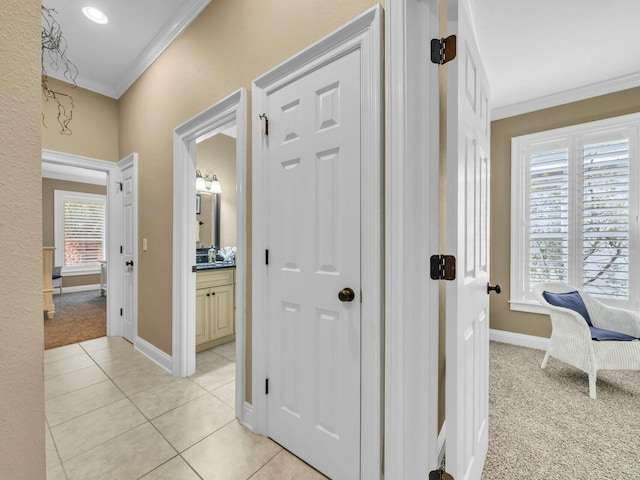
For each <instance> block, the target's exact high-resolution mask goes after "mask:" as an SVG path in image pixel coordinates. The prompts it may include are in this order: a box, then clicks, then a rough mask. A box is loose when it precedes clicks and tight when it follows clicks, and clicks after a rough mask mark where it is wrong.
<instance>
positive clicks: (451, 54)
mask: <svg viewBox="0 0 640 480" xmlns="http://www.w3.org/2000/svg"><path fill="white" fill-rule="evenodd" d="M454 58H456V36H455V35H449V36H448V37H447V38H433V39H431V61H432V62H433V63H437V64H438V65H444V64H445V63H447V62H450V61H451V60H453V59H454Z"/></svg>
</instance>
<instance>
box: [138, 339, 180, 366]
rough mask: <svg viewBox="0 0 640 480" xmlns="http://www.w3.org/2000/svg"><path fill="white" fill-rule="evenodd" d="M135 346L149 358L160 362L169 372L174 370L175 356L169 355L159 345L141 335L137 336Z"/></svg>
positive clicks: (157, 362)
mask: <svg viewBox="0 0 640 480" xmlns="http://www.w3.org/2000/svg"><path fill="white" fill-rule="evenodd" d="M133 346H134V347H135V349H136V350H138V351H139V352H140V353H142V354H143V355H144V356H146V357H147V358H148V359H149V360H151V361H152V362H154V363H156V364H158V365H159V366H160V367H162V368H163V369H164V370H166V371H167V372H168V373H169V374H171V372H172V371H173V358H172V357H171V355H168V354H167V353H165V352H163V351H162V350H160V349H159V348H158V347H155V346H154V345H151V344H150V343H149V342H147V341H146V340H143V339H142V338H140V337H136V338H135V340H134V342H133Z"/></svg>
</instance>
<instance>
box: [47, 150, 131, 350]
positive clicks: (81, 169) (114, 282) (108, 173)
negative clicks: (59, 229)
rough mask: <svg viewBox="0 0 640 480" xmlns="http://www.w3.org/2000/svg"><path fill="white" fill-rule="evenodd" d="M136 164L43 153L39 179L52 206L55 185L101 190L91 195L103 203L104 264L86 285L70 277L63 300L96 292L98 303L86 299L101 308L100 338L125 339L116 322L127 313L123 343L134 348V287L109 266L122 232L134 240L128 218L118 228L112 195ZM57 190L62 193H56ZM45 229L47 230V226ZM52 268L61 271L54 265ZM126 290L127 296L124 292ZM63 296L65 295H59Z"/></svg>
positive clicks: (119, 207) (117, 207) (115, 197)
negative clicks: (103, 199) (102, 331)
mask: <svg viewBox="0 0 640 480" xmlns="http://www.w3.org/2000/svg"><path fill="white" fill-rule="evenodd" d="M136 164H137V154H132V155H129V156H128V157H127V158H126V159H124V160H122V161H121V162H118V163H114V162H107V161H103V160H96V159H92V158H88V157H81V156H77V155H71V154H65V153H60V152H54V151H50V150H43V151H42V171H43V175H42V176H43V181H44V182H46V188H49V190H51V197H52V202H53V196H54V195H53V190H54V189H56V188H57V187H56V185H57V186H58V187H60V186H61V185H62V186H66V187H65V188H67V189H68V190H69V189H73V190H74V191H76V192H78V191H86V190H90V189H91V188H92V187H97V188H98V189H100V192H94V194H95V193H98V194H101V195H104V196H105V197H106V202H105V207H106V208H105V218H104V229H105V233H104V245H103V247H102V248H103V257H104V258H103V260H104V263H103V264H101V265H97V266H96V268H95V274H94V275H92V276H91V279H90V280H89V282H88V283H87V282H86V281H85V282H82V281H77V280H76V281H75V282H73V280H72V279H71V277H69V279H68V284H67V287H66V289H65V284H64V283H63V284H62V295H63V296H64V295H67V294H68V295H73V294H74V292H76V291H79V292H83V291H85V290H90V291H91V292H92V293H94V292H93V291H94V290H95V296H96V297H97V298H98V300H96V299H90V301H93V302H92V303H100V302H102V303H103V305H104V309H106V313H105V317H106V329H105V330H106V331H105V333H106V335H107V336H125V335H124V333H123V318H124V316H123V317H121V316H120V315H119V312H120V309H123V310H126V311H127V312H126V313H127V315H126V317H127V319H128V320H129V322H130V324H131V325H132V327H131V329H130V330H131V333H130V334H129V335H128V336H127V339H128V340H129V341H130V342H131V343H133V342H134V339H135V337H136V327H135V323H136V322H135V301H136V298H137V294H136V288H137V285H136V282H135V281H130V282H124V280H123V272H122V271H121V269H120V268H119V262H116V261H112V262H110V261H109V260H110V259H117V258H118V257H119V255H120V248H121V245H123V235H124V232H128V235H129V236H131V238H132V242H129V243H134V242H133V239H135V237H136V236H137V227H136V218H137V216H136V215H131V216H128V218H129V219H130V222H129V223H130V224H127V225H125V224H124V223H123V214H122V209H123V202H122V201H121V198H120V196H118V195H117V194H116V188H118V189H119V185H120V183H121V181H122V180H123V169H127V168H129V169H131V170H135V169H136V168H137V167H136ZM132 178H133V177H132ZM49 180H51V182H49ZM130 183H131V184H132V186H131V191H132V192H134V186H133V183H135V182H130ZM59 190H61V188H60V189H59ZM134 197H135V195H134ZM43 201H46V200H43ZM130 208H131V209H133V211H134V212H135V211H136V209H137V207H136V205H135V198H134V200H133V201H132V204H131V205H130ZM53 209H54V206H53V205H51V206H50V208H48V210H47V212H49V213H47V214H46V215H43V217H46V216H49V217H51V216H52V215H53ZM43 213H44V212H43ZM48 220H49V221H46V220H45V221H44V222H43V225H44V227H43V228H50V229H51V230H52V232H51V233H50V234H47V235H44V232H43V240H44V242H45V243H52V245H51V246H54V242H53V236H54V234H53V220H52V219H51V218H49V219H48ZM48 224H50V225H49V226H47V225H48ZM58 243H59V242H58ZM61 258H64V256H63V255H62V256H59V257H58V259H57V263H62V262H63V260H61ZM54 262H56V260H54ZM56 266H62V265H57V264H56ZM62 272H63V282H64V269H62ZM125 283H126V284H125ZM125 288H127V289H129V290H128V291H126V292H125V291H124V290H125ZM56 290H57V289H56ZM65 290H66V293H64V292H65ZM59 295H60V294H58V295H56V298H62V297H59ZM100 298H101V300H100ZM125 300H126V303H127V305H126V307H125V306H124V305H123V302H124V301H125ZM58 301H59V300H58ZM70 303H73V302H70ZM54 304H55V300H54ZM94 307H95V305H94ZM54 318H55V315H54ZM77 341H81V340H76V341H70V342H67V343H76V342H77ZM61 345H62V344H61Z"/></svg>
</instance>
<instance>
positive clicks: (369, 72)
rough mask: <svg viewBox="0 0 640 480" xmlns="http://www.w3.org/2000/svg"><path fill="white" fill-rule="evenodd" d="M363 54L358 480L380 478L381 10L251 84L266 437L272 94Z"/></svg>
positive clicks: (261, 416)
mask: <svg viewBox="0 0 640 480" xmlns="http://www.w3.org/2000/svg"><path fill="white" fill-rule="evenodd" d="M353 51H360V54H361V61H360V78H361V112H360V114H361V121H362V123H361V158H362V159H363V161H362V164H361V170H360V171H361V258H362V273H361V276H362V291H363V292H364V294H363V299H362V313H361V318H362V319H363V320H362V324H361V325H362V326H361V335H362V337H361V338H362V340H361V393H360V403H361V411H360V415H361V424H360V437H361V438H360V452H361V455H360V477H361V478H381V477H382V440H383V438H382V435H383V433H382V432H383V430H382V425H383V411H382V409H383V390H382V381H383V367H382V365H383V351H382V346H383V305H384V299H383V294H384V285H383V280H384V279H383V265H382V259H383V252H384V250H383V177H382V174H383V122H382V120H383V118H382V112H383V100H384V99H383V91H382V85H383V83H382V80H383V79H382V8H381V7H380V5H376V6H375V7H372V8H371V9H369V10H367V11H366V12H364V13H363V14H361V15H359V16H358V17H356V18H355V19H354V20H352V21H350V22H349V23H347V24H345V25H344V26H342V27H340V28H339V29H337V30H336V31H335V32H333V33H332V34H329V35H328V36H327V37H325V38H323V39H322V40H320V41H318V42H317V43H315V44H313V45H311V46H310V47H308V48H307V49H305V50H303V51H301V52H300V53H298V54H296V55H295V56H293V57H292V58H290V59H289V60H287V61H285V62H284V63H282V64H280V65H279V66H277V67H275V68H274V69H272V70H270V71H269V72H267V73H265V74H264V75H262V76H260V77H259V78H258V79H256V80H254V82H253V86H252V116H253V117H252V120H253V121H252V125H253V130H252V151H253V157H252V171H253V176H252V199H253V202H252V207H253V214H252V240H253V243H252V245H253V248H252V253H253V255H252V256H253V258H254V259H255V261H254V262H253V263H252V278H253V285H252V286H253V291H252V294H253V295H252V306H253V308H252V310H253V317H252V323H253V334H252V338H253V339H261V341H254V342H253V345H252V352H253V362H252V367H253V378H252V389H253V415H254V431H255V432H257V433H261V434H266V433H267V398H266V394H265V390H264V385H265V379H266V378H267V373H268V365H267V359H268V356H267V353H268V349H267V342H265V341H262V339H267V338H269V335H268V333H269V325H268V320H267V318H266V317H265V315H264V312H267V311H268V310H267V306H268V284H267V267H266V265H265V262H263V261H262V260H261V259H262V258H264V254H265V253H264V252H265V250H266V249H267V248H268V244H267V239H268V228H269V225H268V223H267V220H268V211H269V205H268V199H269V192H268V169H267V168H265V167H264V162H265V161H266V156H265V152H264V151H263V146H264V142H265V141H266V140H265V138H266V137H264V136H263V122H262V120H260V119H259V117H258V115H259V114H262V113H264V112H265V110H266V105H265V101H266V98H267V95H268V94H269V93H270V92H272V91H274V90H277V89H278V88H280V87H282V86H284V85H287V84H288V83H290V82H292V81H294V80H296V79H297V78H299V77H301V76H303V75H305V74H307V73H309V72H311V71H313V70H315V69H318V68H320V67H322V66H324V65H326V64H328V63H330V62H331V61H333V60H335V59H336V58H339V57H342V56H344V55H346V54H348V53H351V52H353Z"/></svg>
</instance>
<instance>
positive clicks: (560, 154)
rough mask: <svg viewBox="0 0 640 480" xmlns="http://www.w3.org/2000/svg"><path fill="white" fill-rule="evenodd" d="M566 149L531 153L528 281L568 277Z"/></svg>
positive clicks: (561, 281) (556, 280) (567, 156)
mask: <svg viewBox="0 0 640 480" xmlns="http://www.w3.org/2000/svg"><path fill="white" fill-rule="evenodd" d="M568 165H569V151H568V149H567V148H561V149H554V150H548V151H542V152H538V153H535V154H532V155H531V157H530V185H529V226H530V227H529V228H530V230H529V283H530V284H531V285H535V284H537V283H542V282H560V283H566V281H567V277H568V255H569V244H568V228H569V173H568Z"/></svg>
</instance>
